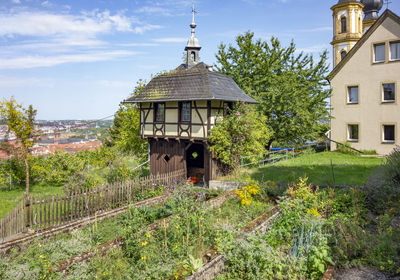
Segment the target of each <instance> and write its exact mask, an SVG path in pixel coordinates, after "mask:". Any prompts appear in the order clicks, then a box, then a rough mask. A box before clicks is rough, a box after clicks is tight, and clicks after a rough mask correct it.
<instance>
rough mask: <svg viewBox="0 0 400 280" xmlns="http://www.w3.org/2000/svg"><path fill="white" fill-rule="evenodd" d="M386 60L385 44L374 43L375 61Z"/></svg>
mask: <svg viewBox="0 0 400 280" xmlns="http://www.w3.org/2000/svg"><path fill="white" fill-rule="evenodd" d="M385 60H386V51H385V44H377V45H374V62H384V61H385Z"/></svg>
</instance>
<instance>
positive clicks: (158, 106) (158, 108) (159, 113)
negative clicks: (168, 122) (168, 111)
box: [154, 103, 165, 122]
mask: <svg viewBox="0 0 400 280" xmlns="http://www.w3.org/2000/svg"><path fill="white" fill-rule="evenodd" d="M154 119H155V121H156V122H164V120H165V104H164V103H154Z"/></svg>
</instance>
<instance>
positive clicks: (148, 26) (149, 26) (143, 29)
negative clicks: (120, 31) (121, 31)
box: [134, 24, 162, 34]
mask: <svg viewBox="0 0 400 280" xmlns="http://www.w3.org/2000/svg"><path fill="white" fill-rule="evenodd" d="M160 28H162V26H161V25H153V24H146V25H142V26H137V27H135V28H134V32H135V33H137V34H143V33H144V32H146V31H150V30H154V29H160Z"/></svg>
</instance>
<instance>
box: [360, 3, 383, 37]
mask: <svg viewBox="0 0 400 280" xmlns="http://www.w3.org/2000/svg"><path fill="white" fill-rule="evenodd" d="M361 3H363V5H364V15H365V17H364V21H363V27H364V30H363V31H364V33H365V32H366V31H367V30H368V29H369V28H370V27H371V25H373V24H374V23H375V21H377V20H378V18H379V10H380V9H382V6H383V0H361Z"/></svg>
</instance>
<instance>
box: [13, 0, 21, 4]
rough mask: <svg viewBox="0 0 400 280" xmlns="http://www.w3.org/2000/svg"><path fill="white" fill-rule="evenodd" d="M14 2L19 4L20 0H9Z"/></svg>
mask: <svg viewBox="0 0 400 280" xmlns="http://www.w3.org/2000/svg"><path fill="white" fill-rule="evenodd" d="M11 2H13V3H14V4H21V0H11Z"/></svg>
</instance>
